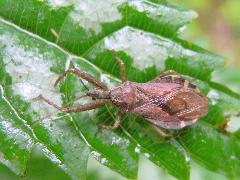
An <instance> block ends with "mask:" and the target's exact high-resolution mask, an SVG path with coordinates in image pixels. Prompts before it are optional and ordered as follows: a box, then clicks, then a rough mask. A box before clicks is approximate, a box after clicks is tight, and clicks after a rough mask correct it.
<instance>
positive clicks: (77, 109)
mask: <svg viewBox="0 0 240 180" xmlns="http://www.w3.org/2000/svg"><path fill="white" fill-rule="evenodd" d="M37 99H40V100H43V101H44V102H46V103H47V104H49V105H50V106H53V107H54V108H56V109H58V110H59V111H61V112H65V113H71V112H82V111H88V110H92V109H96V108H99V107H102V106H104V105H105V104H108V103H110V101H109V100H105V99H100V100H96V101H93V102H90V103H88V104H83V105H79V106H76V107H72V108H62V107H60V106H58V105H56V104H55V103H53V102H51V101H50V100H48V99H46V98H45V97H43V96H42V95H39V96H38V97H37Z"/></svg>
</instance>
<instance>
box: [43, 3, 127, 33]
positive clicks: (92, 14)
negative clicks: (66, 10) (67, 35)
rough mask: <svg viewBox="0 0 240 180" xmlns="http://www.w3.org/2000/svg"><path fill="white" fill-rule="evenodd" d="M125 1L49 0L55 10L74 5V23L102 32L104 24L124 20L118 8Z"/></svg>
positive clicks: (72, 14)
mask: <svg viewBox="0 0 240 180" xmlns="http://www.w3.org/2000/svg"><path fill="white" fill-rule="evenodd" d="M122 2H124V0H104V1H96V0H48V4H49V5H50V6H51V7H53V8H59V7H68V6H71V5H73V11H72V12H70V18H71V19H72V20H73V22H74V23H76V24H79V25H80V26H81V27H82V28H84V29H85V30H87V31H89V30H93V31H94V32H96V33H99V32H101V30H102V27H101V24H102V23H110V22H114V21H117V20H119V19H121V18H122V14H121V13H120V12H119V11H118V9H117V7H118V6H119V5H120V4H121V3H122Z"/></svg>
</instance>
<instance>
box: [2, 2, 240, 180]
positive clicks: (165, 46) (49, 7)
mask: <svg viewBox="0 0 240 180" xmlns="http://www.w3.org/2000/svg"><path fill="white" fill-rule="evenodd" d="M201 2H204V1H201ZM186 4H188V3H186ZM203 4H204V3H203ZM206 4H207V3H206V2H205V6H204V5H202V4H200V5H199V6H200V7H201V6H203V7H207V5H208V4H207V5H206ZM229 6H231V5H229ZM220 7H221V6H220ZM202 11H203V12H205V9H204V8H203V10H202ZM229 11H230V12H233V11H232V10H229ZM217 12H218V11H217ZM223 14H224V13H223ZM200 15H201V14H200ZM0 16H1V18H0V42H1V43H0V49H1V50H0V63H1V64H0V67H1V69H0V87H1V89H0V90H1V91H0V92H1V93H0V95H1V96H0V97H1V99H0V106H1V107H0V109H1V110H0V121H1V123H0V144H1V145H0V152H1V156H0V161H1V163H2V164H3V165H4V166H5V167H4V166H1V172H2V173H1V176H3V177H9V178H10V177H11V178H16V179H17V177H18V176H27V178H29V179H31V178H34V179H35V178H36V177H39V176H40V174H41V175H43V174H44V176H45V177H46V178H56V179H57V178H59V177H62V178H63V177H65V178H72V179H79V178H80V179H85V178H86V177H87V176H88V178H89V179H91V178H92V179H94V178H96V177H98V176H96V175H95V174H94V173H91V172H92V171H91V168H89V173H88V175H87V163H88V159H89V156H90V157H92V158H95V159H96V160H97V161H99V162H100V163H101V164H103V165H104V166H107V167H109V168H110V169H112V170H114V171H116V172H118V173H120V174H121V175H122V176H124V177H127V178H136V177H137V174H138V166H139V165H138V164H139V155H141V156H142V157H144V158H147V159H149V160H150V161H152V162H153V163H154V164H155V165H157V166H161V167H163V168H164V169H165V170H167V172H168V173H169V174H171V175H172V176H174V177H176V178H178V179H189V176H190V164H191V165H192V161H193V160H194V161H196V162H197V164H199V165H201V166H203V167H205V168H207V169H208V170H210V171H213V172H217V173H220V174H224V175H225V176H226V177H228V178H238V177H239V172H240V171H239V168H240V157H239V152H240V144H239V138H238V137H239V136H238V134H239V133H238V131H236V132H228V133H226V132H223V131H222V130H220V129H219V127H221V125H223V124H224V122H225V120H226V116H228V117H229V118H230V120H232V119H233V115H234V114H236V113H237V112H238V111H239V100H240V95H239V94H237V93H235V92H234V91H232V90H231V89H229V87H231V88H233V90H235V91H236V92H237V89H236V87H239V84H237V83H239V81H238V80H237V79H236V77H235V76H236V74H235V73H231V72H232V71H225V70H224V71H223V63H224V60H223V58H222V57H220V56H217V55H215V54H213V53H210V52H208V51H206V50H204V49H202V48H200V47H198V46H196V45H194V44H192V43H189V42H186V41H185V40H183V38H188V39H189V38H190V37H191V38H193V39H194V36H195V37H203V36H204V35H202V34H203V33H202V32H201V24H196V23H195V24H194V25H193V27H192V29H191V30H189V31H190V32H191V33H188V35H189V37H184V36H183V30H184V29H185V28H186V25H187V24H188V23H189V22H191V21H192V19H193V18H195V17H196V13H195V12H193V11H189V10H185V9H183V8H182V7H179V6H177V5H175V4H173V2H168V1H161V0H151V1H150V0H149V1H147V0H145V1H123V0H112V1H110V0H108V1H104V2H97V1H54V0H48V1H37V0H19V1H14V0H0ZM200 17H201V16H200ZM232 17H234V15H233V16H232ZM229 19H231V18H229ZM232 19H234V18H232ZM233 21H234V20H233ZM221 22H222V21H221ZM224 22H225V21H224ZM232 24H233V25H234V23H232ZM207 25H209V23H207ZM194 27H195V30H194ZM217 27H218V26H217ZM221 27H222V26H221ZM209 29H210V28H209ZM236 29H238V27H237V26H236ZM216 32H222V31H221V28H220V29H216ZM213 34H214V33H213ZM215 34H218V33H215ZM185 36H186V35H185ZM216 36H217V35H216ZM219 37H221V38H219V39H215V40H219V41H221V40H222V39H223V38H222V37H225V36H219ZM213 40H214V39H213ZM194 41H196V42H197V43H198V44H199V41H198V39H196V38H195V39H194ZM202 42H203V41H202ZM200 44H202V45H203V46H204V43H201V42H200ZM217 44H221V45H222V44H225V43H217ZM219 46H220V45H219ZM226 46H227V44H226ZM218 48H221V47H218V46H217V47H215V48H212V49H217V50H218ZM111 49H115V51H116V52H117V55H118V56H120V57H121V58H122V59H123V60H124V62H125V63H126V65H127V74H128V79H129V80H132V81H136V82H146V81H148V80H151V79H153V78H154V77H156V76H157V75H158V74H159V73H160V72H161V71H163V70H165V69H174V70H176V71H178V72H179V73H181V74H183V75H185V76H186V78H188V79H190V80H191V81H193V82H194V83H195V84H198V85H199V87H200V89H201V90H202V91H203V92H204V93H205V95H207V96H208V97H209V99H210V102H209V103H210V109H209V113H208V115H207V116H206V117H204V118H202V119H201V120H200V121H199V122H198V123H196V125H194V126H191V127H188V128H184V129H183V130H181V131H179V132H178V135H177V136H176V137H173V138H170V139H166V140H164V139H161V138H160V137H159V135H158V134H157V133H156V132H154V131H152V127H151V126H149V125H148V124H147V123H146V122H144V120H143V119H139V118H136V117H126V118H124V120H123V123H122V126H121V128H120V129H118V130H116V131H107V130H102V129H99V128H98V125H99V124H108V123H111V122H112V121H113V119H114V113H115V109H114V108H112V107H110V106H109V107H108V106H107V107H105V108H103V109H100V110H94V111H90V112H84V113H74V114H71V115H64V114H61V113H57V112H56V111H55V110H54V109H52V108H50V107H48V106H46V104H44V103H42V102H38V101H36V100H35V99H34V98H35V97H36V96H37V95H38V94H40V93H41V94H43V95H44V96H46V97H48V98H49V99H51V100H52V101H54V102H56V103H58V104H63V105H66V106H67V105H69V104H67V103H68V102H71V101H72V100H73V99H75V98H76V97H78V96H79V95H80V94H82V93H84V92H85V89H84V88H83V87H82V86H81V84H80V83H79V81H78V80H77V78H76V77H74V76H68V78H66V80H65V81H64V82H63V83H62V84H61V85H60V88H59V89H58V88H53V82H54V80H55V79H56V78H57V76H58V74H60V73H62V72H63V71H64V70H65V69H66V68H67V67H69V66H75V67H77V68H79V69H82V70H84V71H86V72H88V73H90V74H92V75H94V76H95V77H97V78H100V79H101V80H102V81H104V82H106V83H107V84H108V86H109V87H113V86H115V85H117V84H118V83H119V80H118V79H117V78H118V77H119V67H118V65H117V63H116V62H115V61H114V60H113V54H112V52H111ZM230 64H234V65H235V64H238V62H237V61H235V62H231V63H230ZM213 72H214V74H213ZM222 72H224V73H222ZM226 72H227V73H226ZM229 72H230V73H229ZM222 74H224V75H222ZM231 74H232V75H231ZM221 76H222V77H224V78H221ZM229 79H232V80H231V81H229ZM226 82H230V85H229V87H228V86H225V85H223V84H226ZM87 86H89V87H91V85H90V84H87ZM87 101H88V99H84V100H82V101H80V102H77V103H85V102H87ZM72 105H73V104H71V103H70V106H72ZM39 120H41V121H39ZM36 121H38V123H34V122H36ZM231 122H232V121H231ZM235 122H236V120H235ZM235 124H239V123H238V122H237V123H235ZM229 130H231V129H229ZM92 158H91V160H90V162H92V161H93V160H92ZM190 160H191V163H190ZM43 164H44V165H43ZM195 164H196V163H195ZM199 165H197V166H199ZM149 166H152V165H149ZM6 167H8V168H9V169H10V170H11V171H12V172H14V173H15V174H16V175H18V176H15V175H14V174H11V173H10V172H9V170H7V169H6ZM140 168H141V166H140ZM139 176H141V177H142V176H144V175H139ZM215 176H217V175H215ZM105 179H106V178H105Z"/></svg>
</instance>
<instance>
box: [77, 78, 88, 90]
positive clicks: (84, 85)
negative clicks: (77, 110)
mask: <svg viewBox="0 0 240 180" xmlns="http://www.w3.org/2000/svg"><path fill="white" fill-rule="evenodd" d="M79 80H80V82H81V84H82V85H83V87H84V88H85V89H86V90H87V91H89V88H88V87H87V86H86V84H84V82H83V80H82V79H81V78H79Z"/></svg>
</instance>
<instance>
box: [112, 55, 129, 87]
mask: <svg viewBox="0 0 240 180" xmlns="http://www.w3.org/2000/svg"><path fill="white" fill-rule="evenodd" d="M114 58H115V60H116V61H117V62H118V63H119V65H120V75H121V80H122V83H124V82H126V81H127V76H126V67H125V64H124V62H123V61H122V60H121V59H120V58H119V57H118V56H115V57H114Z"/></svg>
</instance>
